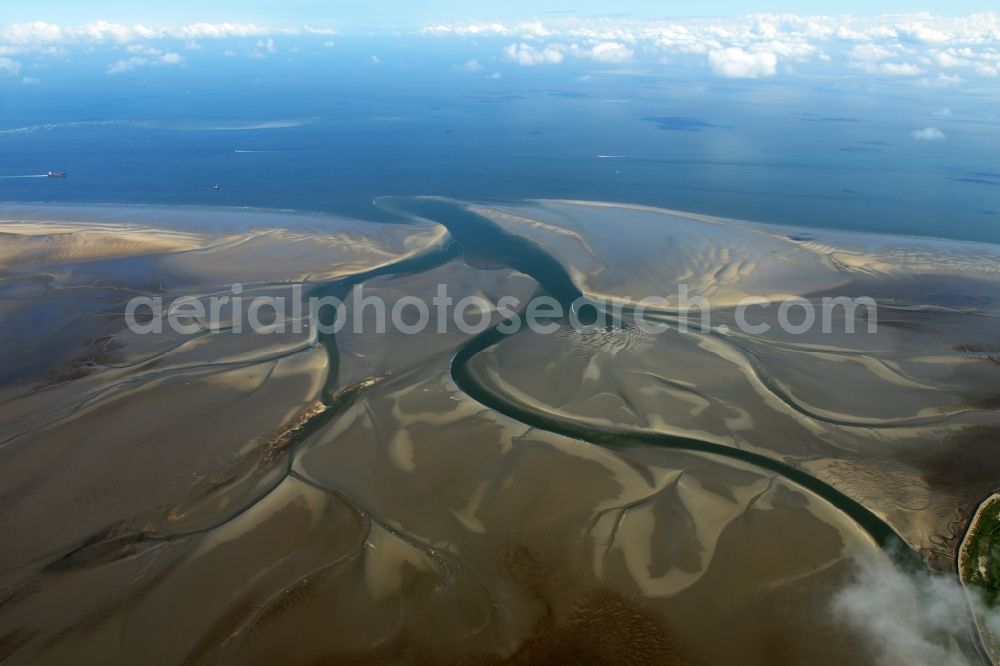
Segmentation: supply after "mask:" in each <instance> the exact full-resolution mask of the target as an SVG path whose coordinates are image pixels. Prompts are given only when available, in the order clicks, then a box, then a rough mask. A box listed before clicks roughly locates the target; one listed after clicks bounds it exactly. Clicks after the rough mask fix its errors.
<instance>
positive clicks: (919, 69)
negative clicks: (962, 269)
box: [421, 12, 1000, 83]
mask: <svg viewBox="0 0 1000 666" xmlns="http://www.w3.org/2000/svg"><path fill="white" fill-rule="evenodd" d="M421 34H424V35H429V36H434V37H439V38H463V37H464V38H476V39H478V40H483V39H487V38H496V39H502V40H504V42H506V43H507V44H508V45H507V46H505V47H503V50H504V53H505V54H506V55H507V57H508V59H510V60H513V61H514V62H518V63H520V64H525V65H539V64H556V63H559V62H562V61H565V60H567V59H569V58H583V59H591V60H596V61H601V62H623V61H625V60H630V59H635V58H637V57H645V58H648V59H649V60H650V62H653V63H656V65H657V66H660V67H664V66H680V65H682V64H683V63H685V62H687V63H697V62H698V61H697V60H696V59H695V57H696V56H702V57H703V58H704V60H702V61H701V62H702V63H704V64H705V65H706V66H707V67H708V68H710V69H711V70H712V71H713V72H715V73H716V74H718V75H720V76H728V77H748V78H759V77H764V76H772V75H774V74H775V73H776V72H777V66H778V63H779V62H781V63H782V64H788V65H795V71H800V72H801V71H807V70H806V69H805V68H804V67H802V66H801V65H804V64H807V63H809V62H816V63H817V64H818V63H823V64H824V72H825V73H828V72H829V71H830V68H832V67H837V66H841V67H851V68H853V69H856V70H861V71H864V72H866V73H867V74H869V75H870V76H872V77H878V78H882V77H914V80H915V81H917V82H918V83H919V80H918V79H917V78H916V77H918V76H919V75H924V76H929V77H931V79H933V77H935V76H936V75H937V74H939V73H944V72H945V71H947V72H951V74H948V75H950V76H957V75H958V74H961V75H962V76H969V77H973V76H974V77H993V76H996V75H1000V71H998V68H1000V18H998V16H997V14H996V13H993V12H986V13H981V14H971V15H968V16H958V17H943V16H934V15H931V14H927V13H921V14H913V15H908V16H907V15H884V16H878V17H868V18H858V17H852V16H837V17H833V16H799V15H794V14H780V15H770V14H764V15H752V16H745V17H740V18H725V19H722V18H716V19H707V18H705V19H697V18H690V19H676V20H668V19H654V20H641V19H628V18H618V17H604V18H583V17H560V18H550V19H546V20H544V21H526V22H524V21H522V22H474V23H447V24H435V25H431V26H427V27H426V28H424V29H423V30H421ZM675 56H676V57H675ZM685 59H686V60H685ZM786 71H788V72H792V68H791V67H787V68H786ZM956 72H957V73H956Z"/></svg>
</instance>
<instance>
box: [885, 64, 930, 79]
mask: <svg viewBox="0 0 1000 666" xmlns="http://www.w3.org/2000/svg"><path fill="white" fill-rule="evenodd" d="M878 71H879V72H881V73H883V74H888V75H889V76H916V75H917V74H922V73H923V71H924V70H922V69H920V68H919V67H917V66H916V65H914V64H911V63H908V62H884V63H882V64H881V65H879V67H878Z"/></svg>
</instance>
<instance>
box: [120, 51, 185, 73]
mask: <svg viewBox="0 0 1000 666" xmlns="http://www.w3.org/2000/svg"><path fill="white" fill-rule="evenodd" d="M147 55H149V54H147ZM183 61H184V58H183V57H182V56H181V55H180V54H179V53H173V52H170V53H164V54H162V55H159V56H156V57H143V56H132V57H131V58H124V59H122V60H119V61H117V62H115V63H112V64H111V65H108V67H107V69H106V70H105V71H106V72H107V73H108V74H121V73H123V72H131V71H132V70H135V69H139V68H140V67H153V66H158V65H177V64H180V63H181V62H183Z"/></svg>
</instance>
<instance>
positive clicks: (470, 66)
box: [459, 58, 483, 72]
mask: <svg viewBox="0 0 1000 666" xmlns="http://www.w3.org/2000/svg"><path fill="white" fill-rule="evenodd" d="M482 68H483V66H482V65H480V64H479V61H478V60H476V59H475V58H473V59H472V60H466V61H465V64H463V65H462V66H461V67H459V69H463V70H465V71H466V72H478V71H479V70H481V69H482Z"/></svg>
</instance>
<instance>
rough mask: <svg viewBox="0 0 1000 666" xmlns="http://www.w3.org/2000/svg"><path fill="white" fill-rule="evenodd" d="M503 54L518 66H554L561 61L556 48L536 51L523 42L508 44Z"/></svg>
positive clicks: (561, 58) (559, 53)
mask: <svg viewBox="0 0 1000 666" xmlns="http://www.w3.org/2000/svg"><path fill="white" fill-rule="evenodd" d="M504 53H505V54H506V55H507V57H508V58H509V59H510V60H513V61H514V62H516V63H517V64H519V65H528V66H531V65H554V64H556V63H560V62H562V61H563V54H562V51H561V50H559V49H557V48H554V47H551V46H546V47H544V48H537V49H536V48H535V47H534V46H531V45H530V44H525V43H523V42H522V43H520V44H510V45H509V46H507V48H505V49H504Z"/></svg>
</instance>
